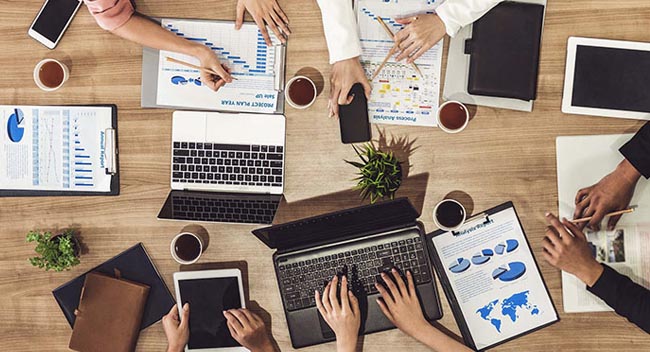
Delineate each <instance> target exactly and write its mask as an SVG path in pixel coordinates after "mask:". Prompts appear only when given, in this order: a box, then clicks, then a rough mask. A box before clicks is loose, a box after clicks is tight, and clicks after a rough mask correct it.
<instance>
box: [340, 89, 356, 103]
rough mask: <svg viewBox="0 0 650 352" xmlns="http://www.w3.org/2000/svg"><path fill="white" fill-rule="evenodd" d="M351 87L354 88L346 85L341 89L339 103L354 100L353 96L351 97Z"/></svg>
mask: <svg viewBox="0 0 650 352" xmlns="http://www.w3.org/2000/svg"><path fill="white" fill-rule="evenodd" d="M350 89H352V86H345V87H343V89H341V92H340V93H339V98H338V100H337V101H338V104H339V105H348V104H350V103H351V102H352V99H350V98H353V97H350V96H349V94H350Z"/></svg>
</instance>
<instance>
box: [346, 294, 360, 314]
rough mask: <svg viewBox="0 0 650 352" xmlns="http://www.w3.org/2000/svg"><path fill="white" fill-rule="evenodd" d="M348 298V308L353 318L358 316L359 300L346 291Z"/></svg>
mask: <svg viewBox="0 0 650 352" xmlns="http://www.w3.org/2000/svg"><path fill="white" fill-rule="evenodd" d="M348 296H349V298H350V308H352V313H354V315H355V316H358V315H359V300H358V299H357V297H356V296H355V295H354V294H353V293H352V292H351V291H348Z"/></svg>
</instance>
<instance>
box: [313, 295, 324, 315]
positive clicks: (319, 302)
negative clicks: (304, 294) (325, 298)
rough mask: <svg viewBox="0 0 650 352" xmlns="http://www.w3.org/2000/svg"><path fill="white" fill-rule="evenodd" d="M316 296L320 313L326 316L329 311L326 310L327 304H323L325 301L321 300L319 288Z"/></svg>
mask: <svg viewBox="0 0 650 352" xmlns="http://www.w3.org/2000/svg"><path fill="white" fill-rule="evenodd" d="M314 297H315V298H316V308H318V311H319V312H320V315H322V316H323V317H325V314H326V313H327V311H326V310H325V306H323V303H322V302H321V297H320V292H318V290H316V292H314Z"/></svg>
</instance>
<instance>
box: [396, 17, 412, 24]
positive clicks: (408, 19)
mask: <svg viewBox="0 0 650 352" xmlns="http://www.w3.org/2000/svg"><path fill="white" fill-rule="evenodd" d="M395 22H397V23H399V24H409V23H411V22H413V17H405V18H396V19H395Z"/></svg>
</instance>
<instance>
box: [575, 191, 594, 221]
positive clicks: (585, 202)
mask: <svg viewBox="0 0 650 352" xmlns="http://www.w3.org/2000/svg"><path fill="white" fill-rule="evenodd" d="M590 203H591V198H589V196H587V197H584V198H582V200H580V201H579V202H577V203H576V209H575V210H574V211H573V218H574V219H579V218H581V217H583V216H584V215H583V214H584V212H585V210H586V209H587V208H588V207H589V204H590Z"/></svg>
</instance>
